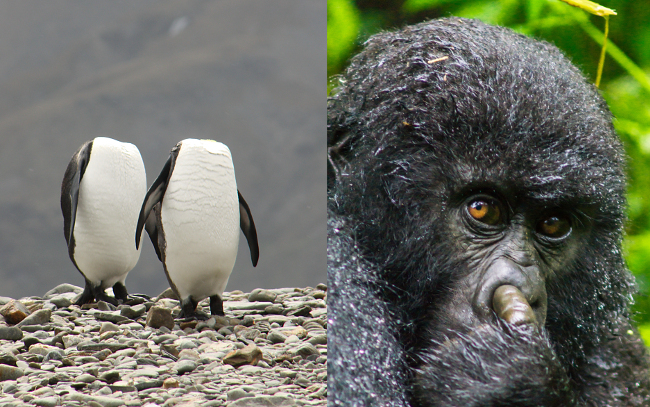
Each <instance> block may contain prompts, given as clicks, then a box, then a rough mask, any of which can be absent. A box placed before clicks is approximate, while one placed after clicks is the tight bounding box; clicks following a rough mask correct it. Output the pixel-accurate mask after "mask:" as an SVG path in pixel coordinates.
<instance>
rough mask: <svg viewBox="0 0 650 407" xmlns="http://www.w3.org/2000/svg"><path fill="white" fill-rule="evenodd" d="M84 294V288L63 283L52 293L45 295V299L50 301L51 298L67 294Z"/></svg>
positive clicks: (52, 290)
mask: <svg viewBox="0 0 650 407" xmlns="http://www.w3.org/2000/svg"><path fill="white" fill-rule="evenodd" d="M82 292H83V288H81V287H77V286H76V285H72V284H68V283H63V284H59V285H57V286H56V287H54V288H53V289H51V290H50V291H48V292H46V293H45V295H43V299H44V300H49V299H50V298H52V297H54V296H56V295H59V294H65V293H74V294H81V293H82Z"/></svg>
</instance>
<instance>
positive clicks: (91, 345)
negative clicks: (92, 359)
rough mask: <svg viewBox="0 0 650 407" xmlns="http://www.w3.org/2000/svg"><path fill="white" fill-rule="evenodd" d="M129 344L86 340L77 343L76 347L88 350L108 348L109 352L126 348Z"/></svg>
mask: <svg viewBox="0 0 650 407" xmlns="http://www.w3.org/2000/svg"><path fill="white" fill-rule="evenodd" d="M128 347H129V346H128V345H126V344H124V343H114V342H111V343H108V342H99V343H97V342H92V341H86V342H82V343H79V344H77V349H78V350H82V351H83V350H89V351H100V350H104V349H108V350H110V351H111V352H117V351H118V350H122V349H126V348H128Z"/></svg>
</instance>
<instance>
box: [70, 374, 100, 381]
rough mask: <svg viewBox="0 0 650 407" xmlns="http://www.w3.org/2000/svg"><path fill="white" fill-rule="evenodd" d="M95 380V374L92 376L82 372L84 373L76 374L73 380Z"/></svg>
mask: <svg viewBox="0 0 650 407" xmlns="http://www.w3.org/2000/svg"><path fill="white" fill-rule="evenodd" d="M95 380H97V378H96V377H95V376H93V375H91V374H88V373H84V374H81V375H79V376H77V377H76V378H75V380H74V381H75V382H78V383H92V382H94V381H95Z"/></svg>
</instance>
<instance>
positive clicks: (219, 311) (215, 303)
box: [210, 295, 226, 317]
mask: <svg viewBox="0 0 650 407" xmlns="http://www.w3.org/2000/svg"><path fill="white" fill-rule="evenodd" d="M210 314H212V315H219V316H221V317H223V316H225V315H226V314H225V313H224V312H223V300H222V299H221V297H219V296H218V295H213V296H211V297H210Z"/></svg>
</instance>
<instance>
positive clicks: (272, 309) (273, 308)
mask: <svg viewBox="0 0 650 407" xmlns="http://www.w3.org/2000/svg"><path fill="white" fill-rule="evenodd" d="M264 312H265V313H266V314H276V315H282V313H284V307H283V306H282V305H281V304H273V305H269V306H268V307H266V308H264Z"/></svg>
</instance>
